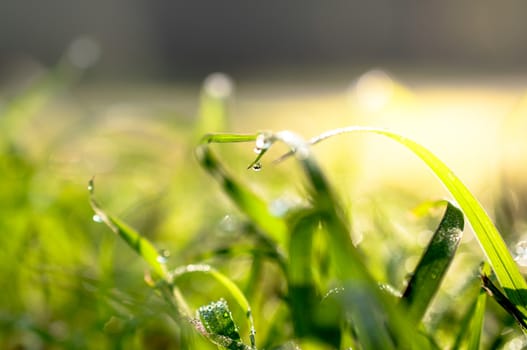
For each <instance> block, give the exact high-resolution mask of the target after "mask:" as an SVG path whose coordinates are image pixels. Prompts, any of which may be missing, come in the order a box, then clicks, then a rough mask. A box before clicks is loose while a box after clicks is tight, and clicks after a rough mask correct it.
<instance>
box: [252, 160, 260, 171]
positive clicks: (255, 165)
mask: <svg viewBox="0 0 527 350" xmlns="http://www.w3.org/2000/svg"><path fill="white" fill-rule="evenodd" d="M252 169H253V170H254V171H260V170H262V163H260V162H256V163H254V164H253V166H252Z"/></svg>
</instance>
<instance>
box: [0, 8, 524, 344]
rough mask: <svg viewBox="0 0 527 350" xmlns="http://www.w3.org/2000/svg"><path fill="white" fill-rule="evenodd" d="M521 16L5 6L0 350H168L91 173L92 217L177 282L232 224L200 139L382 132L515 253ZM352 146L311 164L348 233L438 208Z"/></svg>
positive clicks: (273, 179) (427, 191)
mask: <svg viewBox="0 0 527 350" xmlns="http://www.w3.org/2000/svg"><path fill="white" fill-rule="evenodd" d="M525 13H527V3H526V2H524V1H520V0H506V1H502V2H492V1H483V2H482V1H478V2H476V1H473V0H458V1H450V0H448V1H442V2H415V1H398V2H392V1H388V0H375V1H362V2H361V1H340V0H339V1H331V2H321V1H314V0H304V1H289V2H284V1H274V0H271V1H265V2H259V3H257V2H252V3H251V2H247V1H240V0H233V1H229V2H218V1H205V0H196V1H140V0H131V1H122V0H116V1H102V0H94V1H90V2H71V1H66V0H50V1H46V2H35V1H32V2H31V1H2V2H0V28H1V30H0V130H1V131H0V136H1V153H2V162H1V163H0V167H1V170H0V181H1V182H2V185H1V187H0V188H1V189H0V201H1V202H0V207H1V208H2V209H1V210H0V219H1V220H0V236H1V238H0V243H1V245H2V249H0V261H1V263H0V266H1V267H0V279H2V280H4V281H8V283H7V287H6V288H7V289H6V292H5V293H3V295H2V296H1V297H0V322H1V324H0V329H1V330H0V335H1V336H0V347H5V348H8V349H21V348H22V349H25V348H31V349H33V348H35V349H40V348H90V347H91V346H93V344H100V345H101V346H102V348H120V347H130V346H133V347H135V348H141V347H143V346H147V345H146V344H148V348H152V349H153V348H159V349H161V348H170V346H172V345H173V344H174V342H173V339H172V338H171V337H173V335H172V334H173V329H171V327H173V324H172V323H170V322H167V321H166V319H165V317H164V316H162V315H161V314H162V312H161V311H160V310H161V306H160V305H159V300H157V299H156V298H155V296H154V295H153V294H154V293H153V292H151V291H150V290H149V289H148V288H147V287H146V286H145V285H144V283H143V281H142V280H141V276H142V273H143V269H144V265H142V264H141V262H140V261H138V259H137V258H136V257H135V256H134V254H133V252H129V251H128V248H127V247H125V246H124V245H123V244H122V243H121V242H119V241H117V240H115V238H114V237H113V236H112V235H111V234H110V233H109V232H108V231H107V229H106V228H104V227H102V225H99V224H97V223H95V222H93V220H92V216H93V213H92V211H91V210H90V208H89V204H88V194H87V190H86V185H87V182H88V180H89V179H90V178H91V177H92V176H96V183H97V187H98V190H97V193H98V197H100V199H101V202H103V203H104V204H105V206H107V207H108V208H109V210H110V211H113V212H115V213H116V214H118V215H119V216H121V217H122V218H123V219H125V220H126V221H128V222H130V223H132V224H133V226H134V227H136V228H137V229H139V230H140V231H141V232H144V233H145V234H147V235H149V237H150V238H152V239H153V240H154V241H155V242H156V243H157V244H158V246H160V247H163V248H167V249H169V250H170V251H172V257H171V259H172V264H173V265H174V266H176V265H178V264H183V263H190V262H195V261H196V259H198V260H199V259H202V258H203V256H202V255H203V254H204V252H203V251H201V250H199V249H197V250H196V242H195V241H194V239H197V238H196V237H198V238H199V237H202V236H201V235H202V234H204V233H205V232H216V231H218V230H219V231H221V230H222V229H221V227H222V226H221V225H222V223H224V219H225V217H224V216H225V215H226V214H228V213H233V212H235V209H234V208H233V206H232V205H231V204H230V203H229V202H228V201H227V200H226V199H225V198H224V197H222V196H221V193H219V192H220V191H219V189H218V188H217V187H215V186H214V183H213V181H212V180H211V179H210V178H209V177H207V176H206V175H205V174H204V173H203V172H202V171H201V170H200V169H199V168H198V166H197V165H196V162H195V160H194V158H193V155H192V150H193V147H194V146H195V144H196V143H197V140H198V139H199V136H198V135H201V134H203V133H205V132H214V131H231V132H249V133H253V132H256V131H258V130H267V129H273V130H281V129H291V130H293V131H296V132H298V133H300V134H301V135H303V136H305V137H311V136H314V135H316V134H318V133H320V132H322V131H325V130H326V129H330V128H335V127H340V126H345V125H352V124H358V125H371V126H381V127H387V128H390V129H393V130H395V131H398V132H400V133H402V134H405V135H407V136H410V137H412V138H414V139H415V140H417V141H419V142H421V143H422V144H423V145H425V146H426V147H428V148H429V149H431V150H432V151H433V152H434V153H435V154H437V155H438V156H439V157H440V158H441V159H443V160H444V161H445V162H446V163H447V164H448V165H449V166H451V168H452V169H454V171H455V172H456V173H457V174H458V175H459V176H460V177H461V178H462V179H463V180H464V181H465V182H466V184H467V185H468V187H469V188H470V189H472V190H474V191H475V193H476V194H477V196H478V198H479V199H480V200H481V201H482V202H483V203H484V204H485V206H486V208H487V210H488V211H489V212H490V213H491V215H493V217H494V218H495V220H496V221H497V223H498V224H499V225H500V229H501V230H502V232H503V233H504V235H506V237H507V240H508V243H509V244H510V246H511V251H514V246H515V244H516V242H518V241H521V240H522V239H524V238H525V235H526V234H527V231H526V228H525V222H524V218H525V213H526V212H527V201H526V199H525V198H527V197H526V196H525V194H527V180H526V177H525V171H527V164H526V162H525V159H526V158H525V157H526V155H527V139H526V138H525V134H526V131H527V95H526V92H527V65H526V62H527V40H525V37H526V34H527V21H525ZM216 72H222V73H221V74H217V73H216ZM213 73H216V74H213ZM218 101H219V102H218ZM218 103H219V104H218ZM204 121H205V122H204ZM356 138H357V139H356V140H348V139H346V138H345V137H344V138H342V139H338V140H334V141H333V140H332V141H328V142H327V143H326V144H322V145H320V146H317V149H316V152H317V156H319V157H320V159H321V163H322V164H323V166H324V167H325V168H326V169H327V170H328V171H329V174H330V177H331V179H332V180H333V181H334V182H335V184H336V186H337V187H338V188H340V189H342V194H343V197H344V198H345V200H346V201H347V203H348V204H349V206H350V208H351V207H353V208H358V210H357V211H358V213H354V215H355V216H356V217H357V218H358V219H357V220H356V223H357V225H358V230H359V231H364V232H369V231H370V230H373V228H372V227H373V226H375V223H374V222H373V221H374V220H373V219H371V218H368V214H371V212H370V211H371V210H373V209H372V208H373V207H375V208H377V206H380V208H381V209H379V208H377V209H375V210H380V211H386V213H385V214H386V215H384V214H383V215H381V216H382V217H389V216H391V215H392V214H393V213H395V214H396V215H399V216H398V217H399V218H401V219H400V220H402V221H404V223H407V222H406V221H410V222H411V219H408V217H406V216H405V214H404V213H406V212H407V210H409V209H411V208H412V206H415V205H417V204H419V203H420V202H422V201H423V200H427V199H431V198H434V199H435V198H438V197H444V196H445V195H446V194H445V192H444V190H443V189H442V188H441V186H440V185H439V184H438V183H437V181H436V180H435V179H434V178H433V177H432V176H431V175H430V174H429V173H428V172H427V171H426V170H425V169H424V167H423V165H422V164H421V163H420V162H419V161H417V160H416V159H414V157H413V156H412V155H410V154H409V153H408V152H406V151H405V150H403V149H401V148H399V147H392V146H393V145H392V144H391V143H390V142H389V141H385V140H382V139H376V138H375V137H363V136H360V137H356ZM222 155H223V156H225V157H226V159H228V164H229V166H230V167H231V168H232V170H233V171H234V172H235V173H236V174H237V175H239V177H240V178H242V179H244V181H247V182H250V183H252V184H253V185H254V186H255V187H256V188H257V189H258V190H259V191H261V192H262V193H264V194H265V196H267V198H269V199H275V198H282V197H284V196H285V198H286V199H287V200H289V201H293V202H295V200H296V199H295V198H296V197H295V196H298V192H301V191H298V188H299V187H300V186H299V185H298V184H297V183H295V182H294V180H295V179H296V180H298V181H301V180H300V178H295V177H293V178H292V179H291V178H289V175H290V174H291V171H292V170H291V168H292V166H290V165H287V164H284V165H280V166H273V165H271V164H265V163H264V168H263V170H262V171H261V172H258V173H255V172H251V171H246V165H247V164H249V163H250V162H251V160H252V158H253V157H254V153H253V152H252V145H245V146H240V147H238V146H236V147H230V146H229V147H227V149H226V151H224V152H223V153H222ZM269 163H270V162H269ZM284 179H288V180H289V181H284ZM387 193H392V195H389V196H387ZM352 204H353V206H352ZM365 208H366V209H365ZM387 213H389V215H388V214H387ZM377 214H378V213H377ZM399 224H400V223H394V226H396V227H399ZM361 225H363V226H361ZM372 225H373V226H372ZM412 225H415V223H412ZM176 233H177V234H176ZM467 236H470V235H467ZM399 238H400V237H399ZM384 239H386V238H384ZM408 240H409V241H412V238H409V239H408ZM467 240H470V238H467ZM403 241H404V240H403ZM216 243H217V242H216ZM211 244H213V245H214V244H215V243H214V242H213V243H211ZM391 244H394V245H397V244H400V245H401V246H404V245H405V244H406V243H405V242H402V243H401V242H399V241H396V242H392V243H391ZM211 249H212V248H211ZM416 251H417V250H414V251H413V252H414V255H413V256H412V257H413V260H412V261H414V262H415V254H416ZM200 254H201V255H200ZM408 271H411V268H408ZM195 289H199V288H195ZM93 305H96V307H93ZM138 305H139V306H138ZM160 325H162V326H160ZM163 327H164V328H163Z"/></svg>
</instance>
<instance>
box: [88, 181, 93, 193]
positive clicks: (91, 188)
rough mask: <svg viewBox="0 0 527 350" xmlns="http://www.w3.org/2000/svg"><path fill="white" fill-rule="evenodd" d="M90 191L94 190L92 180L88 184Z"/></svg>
mask: <svg viewBox="0 0 527 350" xmlns="http://www.w3.org/2000/svg"><path fill="white" fill-rule="evenodd" d="M88 191H90V192H93V182H91V181H90V183H89V184H88Z"/></svg>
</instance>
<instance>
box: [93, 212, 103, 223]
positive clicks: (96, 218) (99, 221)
mask: <svg viewBox="0 0 527 350" xmlns="http://www.w3.org/2000/svg"><path fill="white" fill-rule="evenodd" d="M92 220H93V221H95V222H98V223H101V222H102V218H101V217H100V216H99V215H97V214H95V215H94V216H93V217H92Z"/></svg>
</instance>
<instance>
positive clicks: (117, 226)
mask: <svg viewBox="0 0 527 350" xmlns="http://www.w3.org/2000/svg"><path fill="white" fill-rule="evenodd" d="M88 189H89V191H90V204H91V207H92V208H93V211H94V212H95V214H96V215H97V217H98V219H99V220H101V221H102V222H104V223H105V224H106V225H107V226H108V227H109V228H110V229H111V230H112V231H113V232H114V233H115V234H117V235H118V236H119V237H121V238H122V239H123V240H124V241H125V242H126V243H127V244H128V246H130V248H132V249H133V250H134V251H135V252H136V253H137V254H138V255H139V256H141V257H142V258H143V259H144V260H145V261H146V263H147V264H148V265H149V266H150V268H151V269H152V270H153V271H154V272H155V273H156V275H157V276H158V277H160V278H162V279H164V280H166V281H168V282H170V276H169V274H168V271H167V267H166V265H165V263H164V262H163V260H164V259H163V257H160V255H159V252H158V251H157V249H156V248H155V247H154V246H153V245H152V243H150V241H149V240H148V239H146V238H144V237H142V236H141V235H140V234H139V233H138V232H137V231H135V230H134V229H132V228H131V227H130V226H128V225H127V224H125V223H124V222H122V221H121V220H119V219H118V218H116V217H113V216H111V215H109V214H107V213H106V211H104V210H103V209H102V208H101V206H100V205H99V203H97V201H96V200H95V196H94V193H95V184H94V180H93V179H91V180H90V182H89V185H88Z"/></svg>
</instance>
